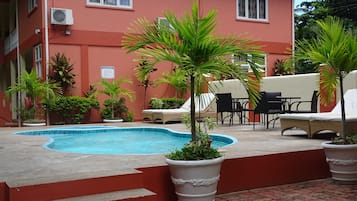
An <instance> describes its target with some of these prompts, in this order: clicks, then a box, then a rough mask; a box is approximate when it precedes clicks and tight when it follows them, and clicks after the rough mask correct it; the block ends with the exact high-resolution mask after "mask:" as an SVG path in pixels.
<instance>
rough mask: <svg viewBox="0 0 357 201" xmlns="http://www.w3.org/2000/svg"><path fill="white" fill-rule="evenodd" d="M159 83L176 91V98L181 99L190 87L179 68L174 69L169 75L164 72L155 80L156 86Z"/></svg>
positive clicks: (184, 74)
mask: <svg viewBox="0 0 357 201" xmlns="http://www.w3.org/2000/svg"><path fill="white" fill-rule="evenodd" d="M161 83H166V84H169V85H171V86H172V87H174V88H175V89H176V91H177V95H176V96H178V97H182V96H183V95H184V94H185V93H186V92H187V90H188V89H189V87H190V85H189V83H188V77H187V74H186V72H185V71H183V70H181V69H180V68H176V69H174V70H173V71H172V72H171V73H166V72H164V73H163V74H162V77H161V78H159V79H158V80H157V84H161Z"/></svg>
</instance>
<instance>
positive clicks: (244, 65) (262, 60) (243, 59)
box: [232, 54, 266, 72]
mask: <svg viewBox="0 0 357 201" xmlns="http://www.w3.org/2000/svg"><path fill="white" fill-rule="evenodd" d="M248 61H249V62H253V63H254V64H256V65H257V66H258V67H259V69H260V70H261V71H263V72H264V71H265V72H266V55H265V54H261V55H254V56H253V55H251V54H247V55H245V56H237V55H233V56H232V63H239V64H240V67H241V69H242V71H244V72H250V71H251V69H250V64H249V63H248Z"/></svg>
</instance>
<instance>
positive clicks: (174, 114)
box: [142, 93, 216, 124]
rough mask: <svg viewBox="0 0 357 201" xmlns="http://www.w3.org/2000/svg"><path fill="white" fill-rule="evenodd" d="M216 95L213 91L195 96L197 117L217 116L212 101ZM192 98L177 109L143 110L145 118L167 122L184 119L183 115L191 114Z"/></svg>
mask: <svg viewBox="0 0 357 201" xmlns="http://www.w3.org/2000/svg"><path fill="white" fill-rule="evenodd" d="M214 99H215V96H214V94H213V93H202V94H200V96H195V106H196V109H195V110H196V111H195V112H196V118H198V119H201V118H205V117H210V118H215V114H216V112H215V111H214V110H213V107H212V105H213V104H212V103H213V102H214ZM190 111H191V98H188V99H187V100H186V102H185V103H184V104H183V105H182V106H181V107H180V108H176V109H146V110H143V111H142V118H143V120H149V121H152V122H160V121H161V122H162V123H163V124H165V123H166V122H168V121H182V120H183V117H184V116H185V115H187V114H190Z"/></svg>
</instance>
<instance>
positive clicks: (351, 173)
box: [321, 142, 357, 183]
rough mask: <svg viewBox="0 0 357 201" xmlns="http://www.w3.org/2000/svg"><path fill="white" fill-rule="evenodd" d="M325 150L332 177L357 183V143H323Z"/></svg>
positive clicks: (345, 181)
mask: <svg viewBox="0 0 357 201" xmlns="http://www.w3.org/2000/svg"><path fill="white" fill-rule="evenodd" d="M321 145H322V147H323V148H324V150H325V155H326V161H327V162H328V164H329V167H330V172H331V175H332V179H334V180H336V181H340V182H344V183H357V144H349V145H337V144H331V142H324V143H322V144H321Z"/></svg>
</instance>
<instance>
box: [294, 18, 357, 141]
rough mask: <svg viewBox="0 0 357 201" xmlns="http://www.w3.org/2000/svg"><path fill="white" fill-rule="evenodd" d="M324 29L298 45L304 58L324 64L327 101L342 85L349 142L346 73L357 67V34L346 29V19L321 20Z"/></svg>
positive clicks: (343, 111) (323, 79)
mask: <svg viewBox="0 0 357 201" xmlns="http://www.w3.org/2000/svg"><path fill="white" fill-rule="evenodd" d="M317 24H318V26H319V27H320V29H319V30H318V31H317V32H316V35H317V38H316V39H313V40H311V41H308V40H302V41H299V42H298V43H297V44H298V46H299V48H300V49H301V54H300V55H298V56H299V57H300V58H303V59H308V60H310V61H312V62H313V63H315V64H323V67H322V69H321V75H320V76H321V78H322V79H321V81H320V82H321V86H323V87H324V91H326V92H327V95H328V96H327V97H326V98H325V99H322V101H323V103H327V102H329V101H330V100H331V99H333V96H334V93H333V91H334V89H335V88H336V86H337V84H338V83H339V85H340V93H341V94H340V96H341V118H342V133H341V135H342V137H343V140H344V142H346V133H345V122H346V115H345V106H344V97H343V78H344V76H345V75H346V74H347V73H349V72H351V71H352V70H356V69H357V37H356V35H355V34H353V32H352V31H351V30H345V27H344V26H343V22H342V21H341V20H340V19H339V18H336V17H328V18H326V20H323V21H317Z"/></svg>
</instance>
